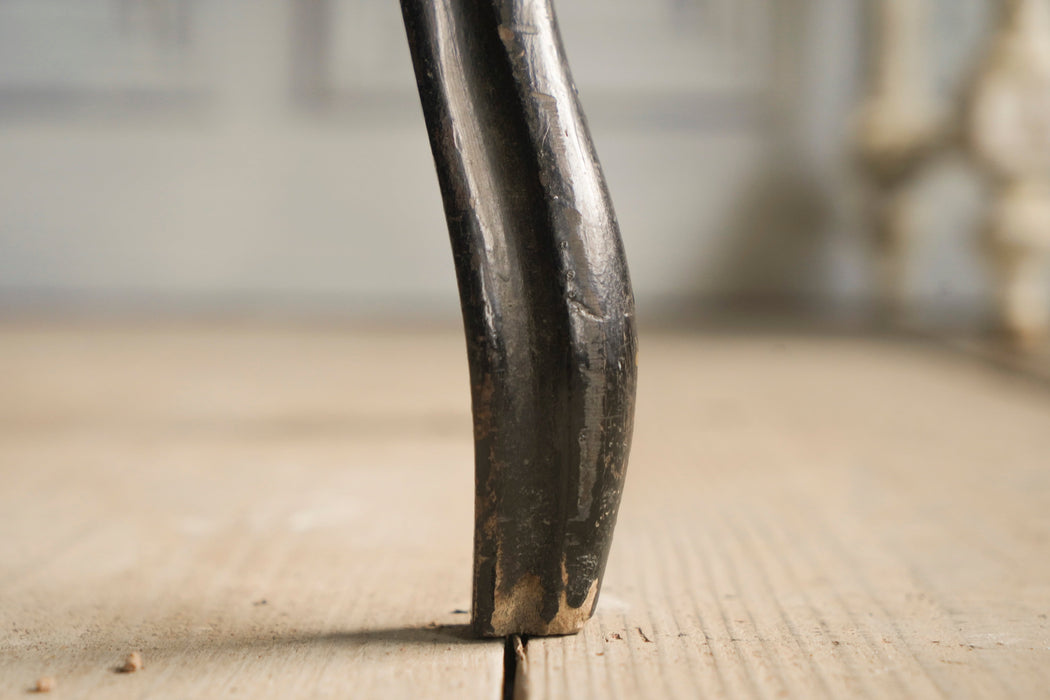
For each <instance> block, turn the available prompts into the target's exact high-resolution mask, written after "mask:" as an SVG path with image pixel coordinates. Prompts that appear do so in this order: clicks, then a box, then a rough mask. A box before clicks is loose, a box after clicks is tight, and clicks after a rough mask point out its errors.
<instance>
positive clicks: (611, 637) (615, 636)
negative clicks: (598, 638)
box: [605, 632, 623, 642]
mask: <svg viewBox="0 0 1050 700" xmlns="http://www.w3.org/2000/svg"><path fill="white" fill-rule="evenodd" d="M612 639H619V640H621V641H622V640H623V635H622V634H620V633H619V632H613V633H612V634H610V635H609V639H606V640H605V641H607V642H608V641H610V640H612Z"/></svg>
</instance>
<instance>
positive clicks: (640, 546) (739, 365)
mask: <svg viewBox="0 0 1050 700" xmlns="http://www.w3.org/2000/svg"><path fill="white" fill-rule="evenodd" d="M641 357H642V360H641V383H640V385H639V386H640V394H639V404H638V421H637V426H636V433H635V451H634V454H633V456H632V459H631V466H630V469H629V475H628V480H627V481H628V483H627V488H626V492H625V501H624V506H623V509H622V511H621V518H620V524H619V526H618V529H617V539H616V542H615V544H614V546H613V552H612V557H611V559H610V563H609V571H608V573H607V576H606V583H605V586H604V588H603V592H602V599H601V602H600V603H599V614H598V615H597V619H596V620H595V621H594V622H593V623H592V624H590V625H588V627H586V628H585V630H584V632H583V633H582V634H581V635H579V636H577V637H565V638H555V639H532V640H529V641H528V643H527V646H526V652H525V656H526V659H527V663H526V665H525V666H524V667H523V668H522V669H519V676H520V678H519V682H518V687H519V688H527V690H528V691H529V692H528V697H529V698H530V699H531V698H544V697H574V698H577V697H594V698H603V699H605V698H636V697H669V698H692V697H796V698H816V697H832V698H843V697H951V698H966V697H986V698H1005V697H1026V698H1031V697H1050V622H1048V620H1047V616H1048V615H1050V392H1048V389H1047V388H1046V385H1045V384H1044V383H1041V382H1035V381H1033V380H1031V379H1029V378H1026V377H1025V376H1024V375H1023V374H1017V373H1008V372H1002V371H999V370H997V369H995V368H993V367H991V366H989V365H986V364H982V362H980V361H978V360H976V359H972V358H970V357H966V356H965V355H960V354H958V353H955V352H953V351H948V350H945V349H940V348H937V347H934V346H932V345H913V344H909V343H905V342H897V343H890V342H875V341H862V340H848V339H839V340H829V339H816V338H794V339H793V338H790V337H769V336H754V337H743V338H736V339H732V338H729V339H688V338H680V339H650V340H649V342H645V338H643V343H642V356H641Z"/></svg>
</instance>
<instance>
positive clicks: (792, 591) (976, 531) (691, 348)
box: [0, 324, 1050, 698]
mask: <svg viewBox="0 0 1050 700" xmlns="http://www.w3.org/2000/svg"><path fill="white" fill-rule="evenodd" d="M640 365H641V385H640V396H639V407H638V417H637V429H636V437H635V447H634V454H633V457H632V461H631V466H630V472H629V477H628V486H627V495H626V497H625V502H624V506H623V510H622V514H621V519H620V525H619V528H618V532H617V539H616V542H615V544H614V548H613V554H612V558H611V560H610V568H609V572H608V576H607V579H606V586H605V589H604V592H603V594H602V600H601V602H600V604H599V614H598V617H597V619H596V620H594V621H592V623H590V624H589V625H588V626H587V628H586V629H585V631H584V632H583V633H582V634H580V635H578V636H575V637H561V638H552V639H530V640H526V642H525V646H524V651H523V658H522V660H521V661H520V662H519V663H518V664H517V673H516V677H515V678H514V679H513V680H514V690H515V691H516V693H517V694H518V696H519V697H527V698H541V697H572V698H587V697H594V698H636V697H682V698H686V697H766V696H786V697H799V698H811V697H836V698H841V697H904V696H917V697H952V698H955V697H989V698H1001V697H1050V622H1048V619H1047V616H1048V615H1050V390H1048V389H1047V386H1046V384H1045V382H1044V383H1038V382H1034V381H1029V380H1027V379H1026V378H1025V377H1024V375H1023V374H1019V373H1013V374H1011V373H1006V372H1001V371H998V370H996V369H994V368H993V367H991V366H989V365H986V364H983V363H982V362H981V361H979V360H976V359H971V358H968V357H967V356H965V355H963V354H960V353H958V352H954V351H951V350H946V349H944V348H941V347H937V346H935V345H933V344H929V345H924V344H917V343H913V342H905V341H880V340H871V339H860V338H821V337H817V336H791V335H785V334H777V335H763V334H754V335H730V336H698V337H690V336H652V335H649V336H645V335H643V338H642V354H641V358H640ZM0 396H2V401H0V485H2V488H0V697H24V696H25V693H26V692H27V690H28V689H29V688H30V687H31V686H32V685H33V683H34V682H35V680H36V679H37V678H38V677H41V676H52V677H54V678H55V680H56V683H57V689H56V690H55V691H54V694H55V697H63V698H65V697H69V698H80V697H100V698H101V697H105V698H124V697H161V698H166V697H171V698H185V697H281V698H297V697H304V698H305V697H346V696H348V695H353V696H354V697H457V698H458V697H477V698H498V697H499V696H500V694H501V692H502V677H503V664H504V658H503V644H502V643H501V642H499V641H488V642H475V641H471V640H469V639H467V638H466V637H465V635H464V633H463V631H462V627H460V626H459V625H462V624H463V623H465V621H466V617H467V616H466V615H465V614H463V613H462V612H460V611H462V610H465V609H466V607H467V605H468V604H469V596H470V589H469V586H470V537H471V512H470V508H471V500H472V484H471V473H470V472H471V467H470V465H471V462H472V457H471V442H470V418H469V407H468V394H467V381H466V367H465V353H464V350H463V343H462V340H461V338H460V336H459V334H458V332H456V331H449V332H416V333H411V332H379V331H359V332H355V331H351V330H332V331H319V330H309V329H295V328H284V329H279V328H264V327H234V326H229V327H182V328H179V327H172V326H168V327H162V328H146V327H140V328H132V327H108V328H107V327H99V326H94V327H93V326H79V327H77V326H73V325H67V326H56V325H51V326H46V325H38V326H33V325H13V324H8V325H7V326H4V327H0ZM132 650H137V651H140V652H141V653H142V655H143V659H144V662H145V668H144V669H143V670H142V671H140V672H137V673H134V674H120V673H115V672H114V671H113V668H114V667H116V666H118V665H119V664H120V663H121V662H122V660H123V658H124V655H125V654H127V653H128V652H129V651H132Z"/></svg>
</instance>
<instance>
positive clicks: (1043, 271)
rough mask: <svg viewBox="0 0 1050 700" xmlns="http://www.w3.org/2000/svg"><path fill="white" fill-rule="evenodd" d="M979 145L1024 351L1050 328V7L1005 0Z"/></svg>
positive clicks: (977, 91)
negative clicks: (992, 192) (989, 178)
mask: <svg viewBox="0 0 1050 700" xmlns="http://www.w3.org/2000/svg"><path fill="white" fill-rule="evenodd" d="M968 117H969V136H970V142H971V147H972V149H973V151H974V152H975V154H976V155H977V157H978V160H979V162H980V163H981V164H982V165H983V167H984V168H985V170H986V171H987V172H988V174H989V175H990V177H991V180H992V182H993V183H994V190H993V191H994V194H993V204H992V207H991V211H990V212H989V216H988V222H987V242H988V246H989V252H990V257H991V260H992V261H993V264H994V266H995V268H996V272H997V284H998V293H999V294H998V296H999V299H998V301H999V317H1000V319H999V320H1000V325H1001V327H1002V329H1003V330H1004V331H1005V332H1006V333H1007V334H1008V336H1009V337H1010V338H1011V339H1012V340H1013V341H1014V342H1015V343H1016V344H1017V345H1018V346H1020V347H1023V348H1030V347H1033V346H1036V345H1040V344H1042V343H1044V342H1045V341H1046V338H1047V326H1048V322H1050V298H1048V297H1050V294H1048V292H1050V290H1048V284H1047V283H1048V275H1047V272H1048V268H1050V9H1048V6H1047V3H1046V0H1005V2H1003V5H1002V14H1001V20H1000V26H999V28H998V31H997V32H996V34H995V35H994V37H993V38H992V42H991V46H990V49H989V51H988V52H987V54H986V56H985V58H984V62H983V63H982V66H981V68H980V70H979V71H978V75H977V78H976V81H975V83H974V88H973V92H972V94H971V99H970V103H969V115H968Z"/></svg>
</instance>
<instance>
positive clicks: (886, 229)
mask: <svg viewBox="0 0 1050 700" xmlns="http://www.w3.org/2000/svg"><path fill="white" fill-rule="evenodd" d="M868 11H869V13H870V14H869V17H870V25H869V26H871V27H872V29H873V34H874V36H873V41H872V48H871V51H870V52H869V68H868V81H867V86H866V90H865V96H864V99H863V102H862V104H861V108H860V112H859V114H858V118H857V131H856V141H857V151H858V156H859V160H860V164H861V167H862V169H863V171H864V174H865V179H866V181H867V185H868V187H867V190H868V192H867V199H868V206H869V219H870V220H871V221H873V222H874V228H875V235H876V241H877V245H878V253H879V273H880V274H879V277H880V279H879V282H880V286H881V289H880V293H881V302H882V304H881V306H882V309H883V310H884V311H885V312H886V313H887V315H888V316H889V317H891V318H900V317H901V316H902V315H903V314H904V312H905V311H906V307H907V302H908V298H909V297H910V284H909V274H908V261H909V257H910V255H909V253H910V248H911V245H912V241H913V239H914V237H915V235H916V231H915V227H914V226H913V225H912V223H911V220H910V219H911V212H912V207H911V203H910V190H911V184H912V183H913V182H914V180H915V175H916V173H917V172H918V171H919V169H920V168H921V167H922V166H923V165H924V164H925V163H926V162H927V160H928V157H929V156H930V154H931V153H932V152H933V150H934V149H935V148H936V147H937V146H938V141H939V138H940V135H941V132H942V130H941V129H940V128H939V121H940V120H939V119H938V116H937V113H936V109H935V107H934V104H933V100H932V98H931V90H930V86H929V79H928V75H927V73H926V66H927V64H928V61H926V60H925V56H924V52H923V47H924V38H923V34H924V29H925V19H926V8H925V4H924V3H923V2H922V0H868Z"/></svg>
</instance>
